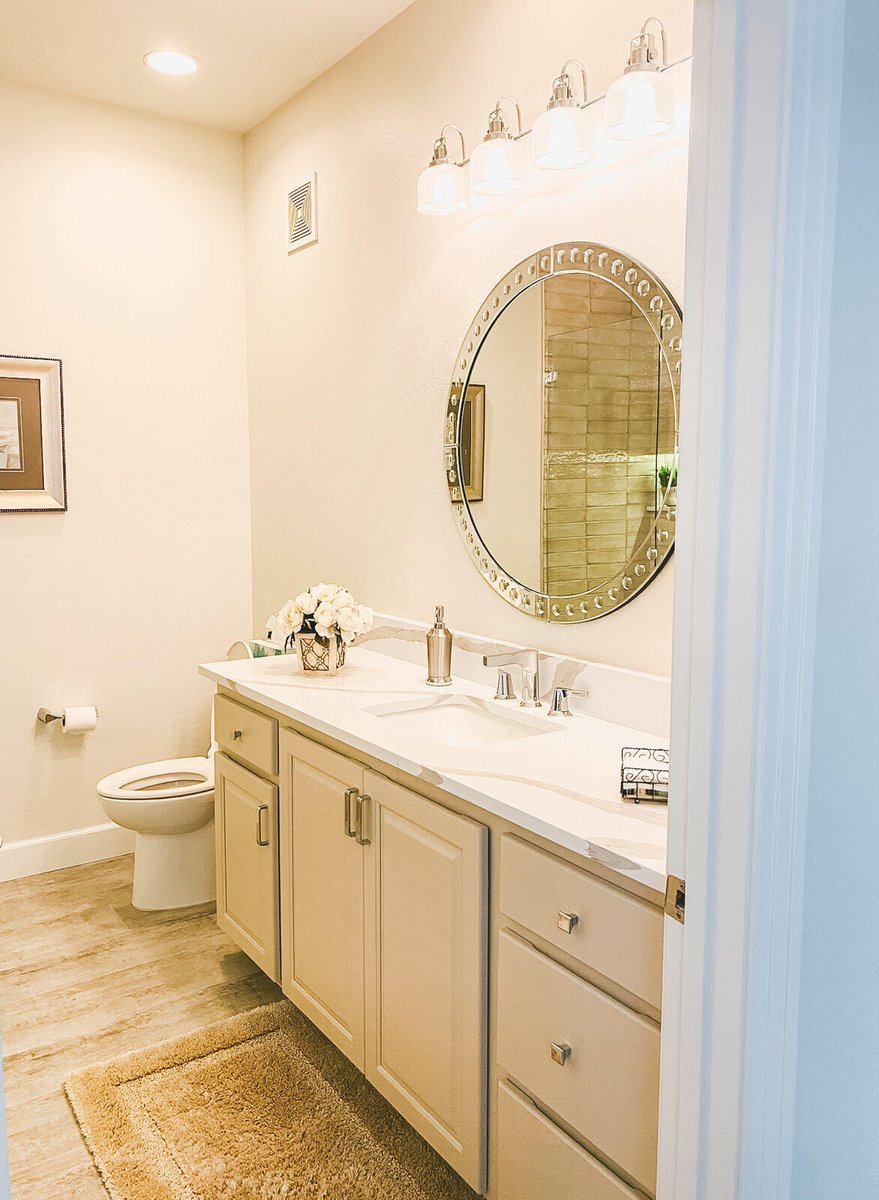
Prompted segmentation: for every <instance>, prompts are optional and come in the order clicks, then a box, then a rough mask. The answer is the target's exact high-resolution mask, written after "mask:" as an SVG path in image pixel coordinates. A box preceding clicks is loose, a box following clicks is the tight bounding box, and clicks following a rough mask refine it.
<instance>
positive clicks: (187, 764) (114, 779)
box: [97, 758, 214, 800]
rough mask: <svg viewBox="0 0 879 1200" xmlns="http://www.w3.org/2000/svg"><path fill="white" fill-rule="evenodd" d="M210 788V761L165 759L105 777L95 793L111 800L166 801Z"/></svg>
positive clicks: (207, 790)
mask: <svg viewBox="0 0 879 1200" xmlns="http://www.w3.org/2000/svg"><path fill="white" fill-rule="evenodd" d="M213 786H214V764H213V761H212V759H210V758H168V759H164V760H163V761H161V762H153V763H143V764H142V765H141V766H139V767H127V768H126V769H125V770H124V771H117V772H116V773H115V774H114V775H107V776H106V778H104V779H102V780H101V782H100V783H99V784H98V789H97V790H98V795H99V796H107V797H109V798H110V799H112V800H166V799H167V800H170V799H172V798H173V797H175V796H195V795H197V794H198V793H199V792H209V791H212V790H213Z"/></svg>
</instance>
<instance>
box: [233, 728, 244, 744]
mask: <svg viewBox="0 0 879 1200" xmlns="http://www.w3.org/2000/svg"><path fill="white" fill-rule="evenodd" d="M241 736H242V735H241V730H240V729H233V730H232V741H233V742H237V741H238V739H239V738H240V737H241Z"/></svg>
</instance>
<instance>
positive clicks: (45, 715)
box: [37, 708, 99, 725]
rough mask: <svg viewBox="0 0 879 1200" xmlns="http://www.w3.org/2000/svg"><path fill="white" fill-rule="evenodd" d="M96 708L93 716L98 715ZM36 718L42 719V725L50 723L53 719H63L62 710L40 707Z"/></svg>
mask: <svg viewBox="0 0 879 1200" xmlns="http://www.w3.org/2000/svg"><path fill="white" fill-rule="evenodd" d="M98 715H99V714H98V710H97V709H95V716H98ZM37 720H38V721H42V723H43V724H44V725H51V724H52V722H53V721H63V720H64V713H63V712H60V713H59V712H52V710H51V709H50V708H41V709H39V711H38V712H37Z"/></svg>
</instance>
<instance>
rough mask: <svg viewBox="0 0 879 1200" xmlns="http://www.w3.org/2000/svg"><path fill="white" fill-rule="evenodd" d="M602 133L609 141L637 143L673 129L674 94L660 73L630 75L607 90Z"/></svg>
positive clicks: (649, 72)
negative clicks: (611, 139)
mask: <svg viewBox="0 0 879 1200" xmlns="http://www.w3.org/2000/svg"><path fill="white" fill-rule="evenodd" d="M604 103H605V110H604V131H605V133H606V134H607V136H608V137H610V138H616V139H617V140H619V141H623V142H637V141H642V140H643V139H644V138H651V137H656V136H657V135H658V134H660V133H667V132H668V130H669V129H673V128H674V123H675V90H674V84H673V83H672V81H671V80H670V79H669V78H668V77H667V76H666V75H665V74H660V72H659V71H629V73H628V74H626V75H621V76H620V77H619V79H616V80H614V82H613V83H612V84H611V85H610V87H609V88H608V89H607V96H606V97H605V102H604Z"/></svg>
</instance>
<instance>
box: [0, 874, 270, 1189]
mask: <svg viewBox="0 0 879 1200" xmlns="http://www.w3.org/2000/svg"><path fill="white" fill-rule="evenodd" d="M132 861H133V860H132V859H131V857H130V856H126V857H124V858H116V859H110V860H108V861H106V862H100V863H90V864H89V865H87V866H84V867H69V868H67V869H66V870H63V871H54V872H52V873H51V874H47V875H35V876H33V877H32V878H30V879H19V880H13V881H11V882H9V883H0V1025H2V1030H3V1052H4V1077H5V1087H6V1106H7V1122H8V1134H9V1155H10V1165H11V1168H12V1194H13V1200H48V1198H50V1197H52V1198H54V1197H59V1198H60V1197H64V1200H100V1198H101V1197H105V1196H106V1193H105V1192H104V1189H103V1186H102V1185H101V1183H100V1180H99V1178H98V1175H97V1172H96V1171H95V1169H94V1167H93V1166H92V1163H91V1159H90V1157H89V1154H88V1151H87V1150H86V1149H85V1146H84V1145H83V1142H82V1139H81V1138H80V1136H79V1130H78V1129H77V1126H76V1122H75V1121H74V1119H73V1117H72V1115H71V1113H70V1109H69V1108H68V1106H67V1101H66V1100H65V1098H64V1093H63V1091H62V1086H61V1085H62V1082H63V1080H64V1077H65V1076H66V1075H67V1074H69V1072H71V1071H74V1070H77V1069H78V1068H80V1067H85V1066H90V1065H91V1064H93V1063H96V1062H101V1061H102V1060H104V1059H108V1058H114V1057H116V1056H117V1055H119V1054H125V1053H127V1052H128V1051H131V1050H140V1049H143V1048H144V1047H146V1046H150V1045H153V1044H155V1043H156V1042H160V1041H163V1040H165V1039H166V1038H172V1037H177V1036H178V1035H180V1034H183V1033H189V1032H190V1031H192V1030H195V1029H199V1028H201V1027H202V1026H204V1025H208V1024H210V1023H211V1022H212V1021H220V1020H222V1019H223V1018H225V1017H229V1016H232V1015H233V1014H234V1013H238V1012H245V1011H247V1010H248V1009H251V1008H256V1007H257V1006H258V1005H260V1004H270V1003H272V1001H274V1000H277V999H280V992H279V990H278V988H276V987H275V985H274V984H273V983H271V981H270V980H268V979H267V978H266V977H265V976H264V975H263V974H262V972H261V971H259V970H258V969H257V968H256V967H255V966H254V965H253V963H252V962H251V961H250V959H248V958H247V956H246V955H244V954H242V952H241V951H240V950H238V948H237V947H236V946H235V945H233V943H232V942H230V941H229V939H228V938H227V937H226V936H225V934H223V933H221V932H220V930H219V929H218V928H217V925H216V922H215V919H214V914H213V911H212V910H211V908H210V907H209V906H201V907H199V908H192V909H182V910H179V911H177V912H170V913H139V912H137V911H136V910H135V909H133V908H132V907H131V870H132Z"/></svg>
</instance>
